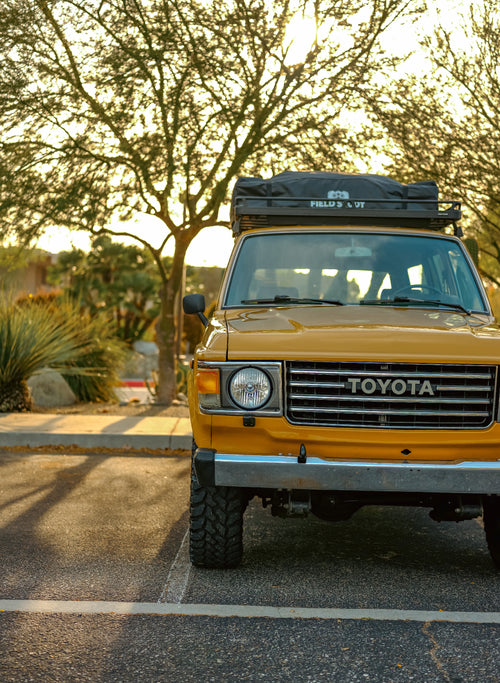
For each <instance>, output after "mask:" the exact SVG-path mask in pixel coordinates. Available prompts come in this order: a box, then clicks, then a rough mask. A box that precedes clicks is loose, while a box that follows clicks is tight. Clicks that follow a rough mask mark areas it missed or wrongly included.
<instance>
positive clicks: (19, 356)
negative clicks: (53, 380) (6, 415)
mask: <svg viewBox="0 0 500 683" xmlns="http://www.w3.org/2000/svg"><path fill="white" fill-rule="evenodd" d="M86 351H87V349H86V340H84V339H82V337H81V336H80V335H79V330H78V324H77V321H76V319H75V318H72V319H66V320H64V319H62V318H61V317H60V316H58V315H56V314H54V313H53V312H52V311H51V310H50V308H48V307H47V306H44V305H39V304H36V303H29V304H27V305H21V306H15V305H12V304H9V303H5V302H3V303H1V304H0V412H5V411H7V410H26V409H28V408H29V407H30V403H29V398H28V396H27V393H26V381H27V380H28V379H29V378H30V377H31V376H32V375H34V374H36V373H39V372H40V371H41V370H42V369H43V368H45V367H50V368H54V369H56V370H59V371H61V370H64V369H66V368H68V367H70V366H71V365H72V364H74V363H75V362H76V361H77V359H78V358H79V357H81V356H82V355H83V354H84V353H85V352H86Z"/></svg>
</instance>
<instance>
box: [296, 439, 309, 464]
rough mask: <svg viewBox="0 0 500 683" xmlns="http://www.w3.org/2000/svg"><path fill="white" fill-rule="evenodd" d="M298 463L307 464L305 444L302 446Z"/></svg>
mask: <svg viewBox="0 0 500 683" xmlns="http://www.w3.org/2000/svg"><path fill="white" fill-rule="evenodd" d="M297 462H298V463H304V462H307V453H306V447H305V446H304V444H303V443H301V444H300V453H299V457H298V458H297Z"/></svg>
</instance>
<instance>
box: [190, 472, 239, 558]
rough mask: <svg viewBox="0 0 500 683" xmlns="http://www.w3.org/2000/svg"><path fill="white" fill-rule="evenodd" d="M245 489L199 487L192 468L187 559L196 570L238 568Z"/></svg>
mask: <svg viewBox="0 0 500 683" xmlns="http://www.w3.org/2000/svg"><path fill="white" fill-rule="evenodd" d="M246 505H247V496H246V493H245V490H244V489H240V488H236V487H233V486H201V485H200V484H199V483H198V479H197V477H196V473H195V471H194V467H192V468H191V505H190V523H189V558H190V560H191V562H192V563H193V564H194V565H195V566H196V567H206V568H210V569H227V568H229V567H237V566H238V565H239V564H240V562H241V558H242V555H243V513H244V512H245V508H246Z"/></svg>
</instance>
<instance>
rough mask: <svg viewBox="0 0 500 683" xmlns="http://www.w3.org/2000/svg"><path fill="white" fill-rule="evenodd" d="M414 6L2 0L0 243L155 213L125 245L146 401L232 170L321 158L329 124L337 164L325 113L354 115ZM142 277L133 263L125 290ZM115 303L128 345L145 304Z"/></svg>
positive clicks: (337, 130) (282, 0)
mask: <svg viewBox="0 0 500 683" xmlns="http://www.w3.org/2000/svg"><path fill="white" fill-rule="evenodd" d="M420 5H421V2H417V1H416V2H409V0H383V1H382V0H348V1H346V0H317V1H316V2H314V3H290V2H289V0H275V1H274V2H272V3H270V2H268V1H267V0H242V1H241V2H239V1H238V2H234V1H233V0H182V2H176V1H173V0H134V2H129V1H128V0H123V1H122V2H112V1H111V0H65V1H64V2H55V1H54V2H47V1H46V0H2V3H0V34H1V35H2V41H1V43H0V84H1V85H0V90H1V95H2V96H1V97H0V152H1V154H0V157H1V160H0V237H2V236H7V235H10V236H15V237H16V239H17V240H18V241H19V242H20V243H23V244H29V243H30V242H31V241H32V240H34V239H35V238H36V237H37V236H39V235H40V233H41V232H42V231H44V230H46V229H53V228H54V227H60V226H64V227H68V228H69V229H78V230H88V231H91V232H93V233H96V232H99V231H101V232H102V231H104V230H107V231H109V232H112V233H114V234H115V235H116V234H119V235H125V234H128V235H129V236H130V235H131V233H133V232H134V231H133V228H130V229H127V228H126V227H123V228H122V229H121V228H119V227H114V228H113V227H111V226H116V225H117V224H116V219H117V218H119V219H131V218H134V217H136V216H137V215H138V212H144V213H147V214H149V215H150V216H154V217H155V218H156V219H157V223H158V230H159V231H160V233H161V234H160V235H159V236H158V233H157V231H155V234H154V235H153V236H152V237H151V238H150V237H149V236H146V237H143V236H140V237H138V238H137V239H138V241H139V242H141V243H142V244H143V245H144V246H145V247H146V248H147V249H149V251H150V253H151V255H152V258H153V260H154V264H155V266H156V268H157V271H158V274H159V278H160V280H161V287H160V292H161V294H160V298H161V308H160V316H159V319H158V334H157V343H158V346H159V350H160V367H159V395H160V398H161V400H162V402H168V401H169V400H171V398H172V397H173V395H174V392H175V386H174V384H175V351H176V348H177V343H176V342H177V339H176V314H175V305H176V298H177V296H178V294H179V292H180V290H181V286H182V279H183V265H184V259H185V255H186V251H187V249H188V247H189V244H190V243H191V242H192V240H193V239H194V238H195V237H196V236H197V235H198V234H199V232H200V231H201V230H203V229H204V228H205V227H209V226H213V225H220V224H225V222H226V221H225V219H224V218H220V217H219V213H220V208H221V206H222V204H223V203H224V202H225V201H226V199H227V196H228V193H229V188H230V186H231V184H232V183H233V180H234V178H235V176H237V175H238V174H241V173H246V174H252V175H255V174H256V173H260V172H261V171H262V170H263V167H264V166H267V168H268V169H269V167H270V166H272V165H274V167H273V168H272V170H273V171H275V170H283V169H284V168H286V167H287V166H289V165H290V164H297V163H299V160H305V163H308V162H309V160H312V161H314V162H315V163H320V161H319V160H318V155H317V154H316V150H317V146H318V141H319V139H321V138H324V136H323V134H322V132H323V131H324V130H327V129H328V130H329V131H333V132H331V134H329V136H328V139H327V140H326V142H325V144H326V148H327V156H326V157H324V158H326V159H327V163H328V165H335V166H337V167H339V165H340V163H341V162H342V161H345V159H346V158H348V159H350V157H351V146H350V145H348V144H345V135H344V130H343V126H342V124H341V123H340V122H339V116H340V114H341V113H344V112H346V111H348V109H349V107H350V106H351V107H352V108H353V109H355V110H357V109H358V106H359V105H358V101H357V98H358V97H359V93H360V92H361V91H362V90H363V89H364V88H365V87H366V86H367V84H368V83H370V81H371V79H372V80H373V81H375V76H378V74H380V73H381V71H383V69H384V68H385V66H386V65H387V61H386V60H384V54H383V51H382V48H381V46H380V43H379V37H380V35H381V34H382V33H383V32H384V30H385V29H386V28H387V27H388V26H390V25H391V23H392V22H393V21H394V20H395V19H396V18H399V17H400V16H401V15H403V14H405V13H407V12H408V11H413V9H415V10H418V9H420ZM305 13H308V14H309V15H311V16H310V17H309V19H310V21H309V23H311V22H312V23H315V24H316V26H317V27H318V35H317V36H314V35H312V34H311V36H310V44H309V45H307V46H306V49H305V50H302V54H300V55H297V54H295V53H294V46H293V41H292V40H291V39H290V36H289V32H288V29H289V26H290V24H291V23H293V24H295V25H296V26H297V25H300V22H301V21H303V20H306V19H307V17H305V16H304V15H305ZM306 149H308V150H309V155H307V154H306V153H305V151H306ZM276 166H279V167H280V168H279V169H278V168H276ZM170 238H171V239H172V242H173V243H174V256H173V261H172V267H171V268H170V269H168V268H167V267H166V265H165V262H164V260H163V258H162V254H163V249H164V247H165V244H166V242H167V240H169V239H170ZM75 267H78V263H76V264H75ZM147 286H148V283H147V282H145V281H144V279H141V277H140V276H139V274H138V273H137V272H136V273H134V276H133V279H131V281H130V283H129V286H128V291H135V292H136V294H137V293H138V292H140V293H141V294H142V293H143V291H144V290H145V289H147ZM125 312H126V313H127V314H129V313H130V314H131V315H130V316H129V317H127V315H125V318H124V319H120V323H119V325H118V326H119V328H120V330H121V334H122V338H124V339H127V340H130V339H133V338H135V337H136V336H137V335H139V336H140V334H141V332H140V331H139V330H137V329H134V325H135V324H136V323H137V319H138V315H139V318H141V316H143V314H144V313H145V309H144V301H143V300H138V299H137V297H133V298H132V299H131V300H130V301H128V303H127V306H126V307H125ZM122 313H123V309H122V308H120V309H118V308H117V309H116V315H115V318H116V321H117V319H118V316H119V315H120V316H122ZM141 320H143V319H142V318H141ZM144 322H145V321H144Z"/></svg>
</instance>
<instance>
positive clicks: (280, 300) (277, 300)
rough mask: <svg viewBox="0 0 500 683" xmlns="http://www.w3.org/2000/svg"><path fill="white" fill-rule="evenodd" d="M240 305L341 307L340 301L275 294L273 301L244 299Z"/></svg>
mask: <svg viewBox="0 0 500 683" xmlns="http://www.w3.org/2000/svg"><path fill="white" fill-rule="evenodd" d="M241 303H242V304H247V305H250V304H327V305H331V306H343V305H344V304H343V302H342V301H338V300H337V299H310V298H309V297H296V296H288V295H286V294H277V295H276V296H275V297H274V298H273V299H244V300H243V301H242V302H241Z"/></svg>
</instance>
